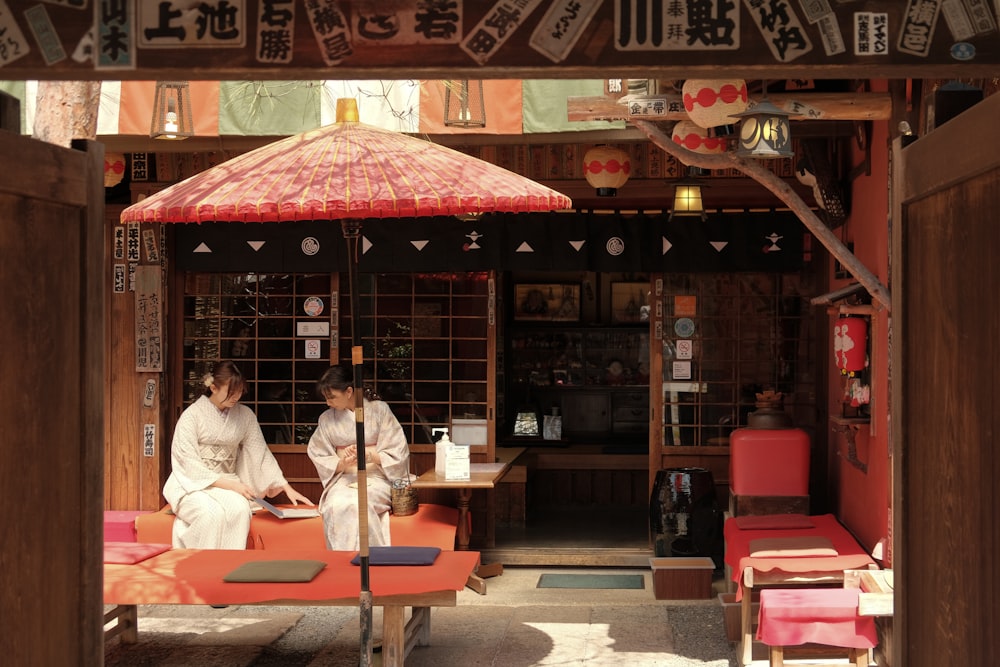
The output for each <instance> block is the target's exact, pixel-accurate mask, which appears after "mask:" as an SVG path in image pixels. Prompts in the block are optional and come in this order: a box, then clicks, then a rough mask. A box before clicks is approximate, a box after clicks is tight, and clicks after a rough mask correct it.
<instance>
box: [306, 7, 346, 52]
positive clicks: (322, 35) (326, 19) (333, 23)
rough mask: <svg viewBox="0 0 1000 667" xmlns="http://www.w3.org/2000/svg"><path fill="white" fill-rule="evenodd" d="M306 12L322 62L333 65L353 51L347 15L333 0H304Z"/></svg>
mask: <svg viewBox="0 0 1000 667" xmlns="http://www.w3.org/2000/svg"><path fill="white" fill-rule="evenodd" d="M306 13H307V14H308V15H309V24H310V25H311V26H312V31H313V36H314V37H315V38H316V44H317V45H318V46H319V50H320V55H321V56H322V57H323V62H325V63H326V64H327V65H329V66H331V67H333V66H334V65H338V64H339V63H340V61H342V60H343V59H344V58H346V57H348V56H349V55H351V54H352V53H354V49H353V48H352V47H351V31H350V28H349V26H348V23H347V17H346V16H344V13H343V12H342V11H340V7H338V6H337V3H336V2H335V1H334V0H306Z"/></svg>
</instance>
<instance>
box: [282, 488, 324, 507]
mask: <svg viewBox="0 0 1000 667" xmlns="http://www.w3.org/2000/svg"><path fill="white" fill-rule="evenodd" d="M281 488H282V490H283V491H284V492H285V495H286V496H288V499H289V500H291V501H292V504H293V505H298V504H299V503H300V502H301V503H302V504H303V505H309V506H310V507H314V506H315V505H316V503H314V502H313V501H311V500H309V499H308V498H306V497H305V496H303V495H302V494H301V493H299V492H298V491H296V490H295V489H293V488H292V485H291V484H285V485H284V486H283V487H281Z"/></svg>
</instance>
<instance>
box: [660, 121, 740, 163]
mask: <svg viewBox="0 0 1000 667" xmlns="http://www.w3.org/2000/svg"><path fill="white" fill-rule="evenodd" d="M671 138H672V139H673V140H674V143H675V144H678V145H679V146H683V147H684V148H686V149H688V150H689V151H693V152H695V153H702V154H706V155H709V154H713V153H725V152H726V148H727V145H726V140H725V139H724V138H721V137H710V136H708V130H706V129H705V128H703V127H700V126H698V125H697V124H695V123H694V122H693V121H690V120H682V121H679V122H678V123H677V124H676V125H674V130H673V132H671Z"/></svg>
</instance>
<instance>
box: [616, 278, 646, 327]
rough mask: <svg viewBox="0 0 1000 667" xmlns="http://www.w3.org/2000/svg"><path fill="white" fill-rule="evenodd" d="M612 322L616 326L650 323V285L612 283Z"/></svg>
mask: <svg viewBox="0 0 1000 667" xmlns="http://www.w3.org/2000/svg"><path fill="white" fill-rule="evenodd" d="M611 321H612V322H614V323H615V324H638V323H640V322H648V321H649V284H648V283H644V282H642V283H640V282H627V283H626V282H618V283H611Z"/></svg>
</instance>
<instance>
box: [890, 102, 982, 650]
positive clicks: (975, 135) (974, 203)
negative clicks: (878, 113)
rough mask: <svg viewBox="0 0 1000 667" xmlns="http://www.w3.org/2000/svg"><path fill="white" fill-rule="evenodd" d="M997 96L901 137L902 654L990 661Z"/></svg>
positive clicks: (894, 213) (897, 524)
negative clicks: (910, 138) (906, 139)
mask: <svg viewBox="0 0 1000 667" xmlns="http://www.w3.org/2000/svg"><path fill="white" fill-rule="evenodd" d="M998 113H1000V95H994V96H991V97H988V98H987V99H986V100H985V101H983V102H981V103H979V104H977V105H976V106H974V107H972V108H971V109H969V110H968V111H966V112H965V113H963V114H961V115H960V116H958V117H957V118H955V119H953V120H952V121H950V122H948V123H945V124H944V125H942V126H941V127H939V128H936V129H934V130H933V131H930V132H927V133H926V134H925V136H922V137H920V138H919V140H917V141H916V142H914V143H912V144H910V145H908V146H907V147H905V148H904V147H903V145H902V142H901V140H899V139H897V140H896V141H895V142H894V144H893V147H892V153H891V155H892V168H891V170H890V173H891V177H892V184H891V193H892V199H891V201H892V204H891V212H890V213H891V233H890V272H891V277H892V286H893V288H892V301H893V307H892V313H893V315H892V321H891V325H890V326H891V338H890V340H891V366H890V371H891V372H890V380H889V383H890V415H891V418H890V428H891V434H892V435H891V442H890V447H891V449H890V455H891V456H892V474H893V484H892V488H893V492H892V521H891V523H892V531H893V535H892V540H891V542H892V555H891V560H892V563H893V567H894V569H895V571H896V576H895V618H894V628H893V631H892V638H891V645H892V664H894V665H908V666H910V667H924V666H926V667H931V666H932V665H941V664H955V665H958V664H968V665H972V664H988V663H989V662H990V661H991V660H992V659H993V658H991V657H990V656H995V655H997V652H998V651H1000V640H998V636H997V633H996V631H995V624H996V621H997V599H998V595H1000V577H998V575H997V574H996V572H995V567H994V565H993V562H992V554H993V552H994V550H995V547H996V545H997V544H998V543H1000V524H998V522H997V520H996V517H997V514H998V509H1000V494H998V493H997V491H996V480H997V478H998V476H1000V455H997V454H996V453H995V452H996V449H995V439H996V434H997V433H998V432H1000V417H998V416H997V415H996V409H995V406H996V402H997V400H998V399H1000V396H998V394H1000V387H997V383H996V377H997V376H998V375H1000V352H998V346H997V339H998V337H1000V336H998V332H1000V308H997V305H996V303H997V302H996V295H997V293H998V291H1000V269H998V268H994V267H995V266H996V258H995V253H996V249H997V248H998V247H1000V231H998V225H997V222H996V210H997V208H998V207H1000V154H998V152H997V151H995V150H992V149H991V148H987V147H985V146H984V145H983V141H984V138H986V137H995V136H996V118H997V116H998Z"/></svg>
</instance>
